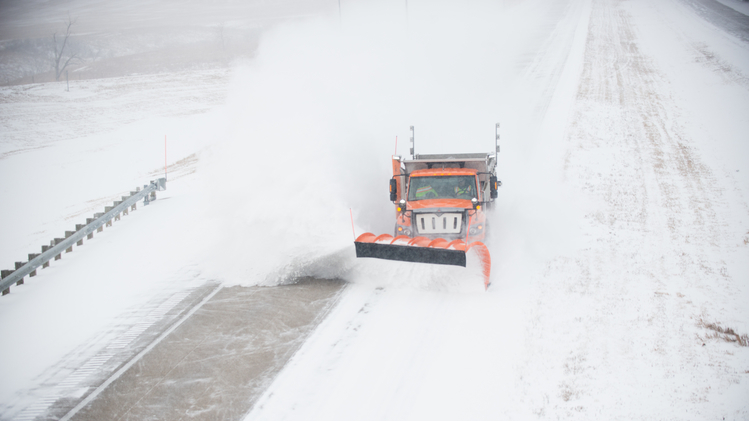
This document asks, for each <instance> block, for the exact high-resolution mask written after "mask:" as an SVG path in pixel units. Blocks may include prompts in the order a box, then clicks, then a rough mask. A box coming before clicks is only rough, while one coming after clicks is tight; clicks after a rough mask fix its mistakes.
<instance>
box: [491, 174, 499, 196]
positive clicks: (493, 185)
mask: <svg viewBox="0 0 749 421" xmlns="http://www.w3.org/2000/svg"><path fill="white" fill-rule="evenodd" d="M498 184H499V182H498V181H497V176H496V175H493V176H491V177H489V197H491V198H492V199H496V198H497V196H498V194H497V188H498Z"/></svg>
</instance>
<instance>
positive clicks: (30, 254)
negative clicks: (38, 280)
mask: <svg viewBox="0 0 749 421" xmlns="http://www.w3.org/2000/svg"><path fill="white" fill-rule="evenodd" d="M37 257H39V253H29V262H30V261H32V260H34V259H36V258H37ZM34 276H36V269H34V270H32V271H31V273H29V278H33V277H34Z"/></svg>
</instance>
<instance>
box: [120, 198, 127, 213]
mask: <svg viewBox="0 0 749 421" xmlns="http://www.w3.org/2000/svg"><path fill="white" fill-rule="evenodd" d="M128 197H129V196H122V202H124V201H125V200H127V199H128ZM122 202H120V203H122ZM122 214H123V215H128V211H127V207H125V209H124V210H123V211H122Z"/></svg>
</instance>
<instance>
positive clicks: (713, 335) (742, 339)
mask: <svg viewBox="0 0 749 421" xmlns="http://www.w3.org/2000/svg"><path fill="white" fill-rule="evenodd" d="M699 326H701V327H703V328H705V329H707V330H709V331H710V332H709V333H708V334H707V335H706V336H705V339H718V340H722V341H725V342H734V343H737V344H738V345H739V346H749V335H747V334H746V333H744V334H738V333H736V331H734V330H733V329H732V328H730V327H722V326H721V325H719V324H718V323H707V322H705V321H704V320H702V319H700V322H699Z"/></svg>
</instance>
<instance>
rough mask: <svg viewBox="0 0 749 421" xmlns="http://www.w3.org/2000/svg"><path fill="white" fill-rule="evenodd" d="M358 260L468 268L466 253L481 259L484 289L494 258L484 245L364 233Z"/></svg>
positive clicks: (359, 245)
mask: <svg viewBox="0 0 749 421" xmlns="http://www.w3.org/2000/svg"><path fill="white" fill-rule="evenodd" d="M354 246H355V247H356V257H371V258H375V259H385V260H396V261H401V262H414V263H431V264H436V265H452V266H462V267H466V266H467V260H468V259H467V254H468V253H472V254H474V255H475V256H477V257H478V261H479V262H480V264H481V269H482V274H483V276H484V287H485V288H488V287H489V285H490V281H489V276H490V274H491V256H490V255H489V250H488V249H487V248H486V246H485V245H484V244H483V243H481V242H474V243H470V244H468V246H467V247H466V244H465V243H464V242H463V241H462V240H454V241H451V242H448V241H447V240H445V239H442V238H438V239H436V240H430V239H428V238H426V237H416V238H409V237H406V236H403V235H400V236H398V237H395V238H393V236H391V235H389V234H383V235H380V236H375V235H374V234H372V233H365V234H362V235H360V236H359V238H357V239H356V241H355V242H354Z"/></svg>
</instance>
